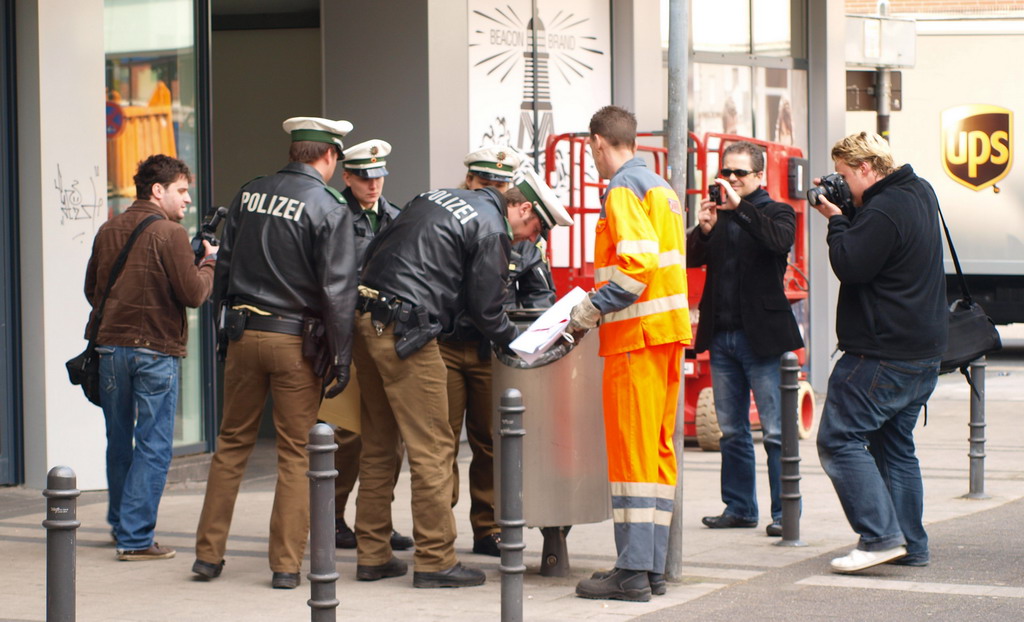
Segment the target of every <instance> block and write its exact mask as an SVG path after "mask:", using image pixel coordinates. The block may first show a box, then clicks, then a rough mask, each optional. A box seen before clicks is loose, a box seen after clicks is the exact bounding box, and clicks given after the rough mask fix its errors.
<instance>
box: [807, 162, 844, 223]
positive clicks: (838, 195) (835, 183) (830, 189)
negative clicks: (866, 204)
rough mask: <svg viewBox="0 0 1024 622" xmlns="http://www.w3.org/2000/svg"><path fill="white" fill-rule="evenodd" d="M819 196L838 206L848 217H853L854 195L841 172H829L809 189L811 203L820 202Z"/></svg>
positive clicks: (808, 195)
mask: <svg viewBox="0 0 1024 622" xmlns="http://www.w3.org/2000/svg"><path fill="white" fill-rule="evenodd" d="M818 197H825V198H826V199H828V200H829V201H831V202H832V204H833V205H835V206H836V207H838V208H839V209H840V210H841V211H842V212H843V215H844V216H846V217H847V218H853V209H854V208H853V195H852V194H850V187H849V186H847V185H846V180H845V179H843V176H842V175H840V174H839V173H829V174H828V175H825V176H823V177H822V178H821V183H820V184H819V185H817V186H815V187H814V188H811V189H810V190H808V191H807V200H808V201H810V203H811V205H817V204H818Z"/></svg>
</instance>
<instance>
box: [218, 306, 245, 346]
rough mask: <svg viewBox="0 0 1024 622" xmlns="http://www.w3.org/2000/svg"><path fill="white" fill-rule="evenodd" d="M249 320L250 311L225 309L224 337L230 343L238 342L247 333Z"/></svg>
mask: <svg viewBox="0 0 1024 622" xmlns="http://www.w3.org/2000/svg"><path fill="white" fill-rule="evenodd" d="M248 319H249V310H248V309H232V308H230V307H228V308H226V309H224V336H225V337H227V339H228V341H238V340H239V339H241V338H242V333H244V332H245V323H246V321H247V320H248Z"/></svg>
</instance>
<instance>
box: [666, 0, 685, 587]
mask: <svg viewBox="0 0 1024 622" xmlns="http://www.w3.org/2000/svg"><path fill="white" fill-rule="evenodd" d="M668 11H669V13H668V145H667V147H668V162H667V166H666V167H665V174H666V179H667V181H668V182H669V184H670V185H671V186H672V189H673V190H675V191H676V194H677V195H678V196H679V200H680V201H681V202H682V203H683V207H684V209H685V206H686V150H687V145H688V144H689V141H688V136H689V130H688V124H687V112H686V110H687V107H686V98H687V84H688V80H689V78H688V77H687V75H688V71H689V48H690V43H689V32H690V26H689V20H690V5H689V2H687V0H669V5H668ZM683 226H684V227H685V223H684V225H683ZM684 383H685V380H682V379H681V380H680V383H679V400H678V401H677V408H676V427H675V431H674V432H673V434H672V444H673V446H674V447H675V448H676V493H675V500H674V503H673V512H672V522H671V523H669V528H668V555H667V557H666V559H665V578H666V579H667V580H668V581H677V582H678V581H681V580H682V578H683V443H684V440H685V439H684V436H683V423H684V422H683V419H684V418H685V417H684V416H683V413H684V411H685V401H686V397H685V396H686V390H685V388H686V387H685V386H684Z"/></svg>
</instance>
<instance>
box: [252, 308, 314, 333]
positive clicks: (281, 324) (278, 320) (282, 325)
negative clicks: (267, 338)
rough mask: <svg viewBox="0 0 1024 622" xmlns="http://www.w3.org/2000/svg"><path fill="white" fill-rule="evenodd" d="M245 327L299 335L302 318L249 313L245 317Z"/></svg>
mask: <svg viewBox="0 0 1024 622" xmlns="http://www.w3.org/2000/svg"><path fill="white" fill-rule="evenodd" d="M245 329H246V330H263V331H267V332H270V333H282V334H284V335H301V334H302V320H293V319H291V318H286V317H280V316H266V315H256V314H255V313H250V314H249V317H247V318H246V319H245Z"/></svg>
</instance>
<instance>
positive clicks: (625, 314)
mask: <svg viewBox="0 0 1024 622" xmlns="http://www.w3.org/2000/svg"><path fill="white" fill-rule="evenodd" d="M685 253H686V245H685V242H684V236H683V210H682V205H681V204H680V202H679V197H678V196H677V195H676V193H675V191H673V190H672V188H671V187H669V185H668V184H667V183H666V182H665V180H663V179H662V178H661V177H659V176H658V175H655V174H654V173H653V172H652V171H651V170H650V169H648V168H647V166H646V165H645V164H644V162H643V160H641V159H640V158H633V159H632V160H630V161H628V162H626V163H625V164H623V165H622V167H621V168H620V169H619V170H618V171H617V172H616V173H615V175H614V176H613V177H612V179H611V181H610V182H609V185H608V189H607V191H606V192H605V194H604V196H603V197H602V209H601V218H600V220H598V223H597V231H596V236H595V239H594V281H595V285H596V286H597V288H598V293H597V294H595V297H594V302H595V304H596V305H597V306H598V308H600V309H601V310H602V312H603V315H602V318H601V328H600V334H601V349H600V354H601V356H608V355H610V354H618V353H621V352H629V351H632V350H638V349H640V348H643V347H645V346H653V345H661V344H665V343H675V342H679V343H684V344H689V342H690V339H691V332H690V315H689V307H688V304H687V299H686V260H685ZM604 288H609V289H608V290H607V291H602V290H603V289H604ZM630 301H631V302H630Z"/></svg>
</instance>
